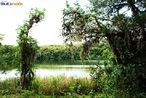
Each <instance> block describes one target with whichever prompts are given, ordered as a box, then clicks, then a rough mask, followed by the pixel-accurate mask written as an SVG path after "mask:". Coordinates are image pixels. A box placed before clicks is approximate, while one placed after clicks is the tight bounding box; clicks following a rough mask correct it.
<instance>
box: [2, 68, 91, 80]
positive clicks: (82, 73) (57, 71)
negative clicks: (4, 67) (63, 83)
mask: <svg viewBox="0 0 146 98" xmlns="http://www.w3.org/2000/svg"><path fill="white" fill-rule="evenodd" d="M43 66H47V65H43ZM34 72H35V74H36V76H37V77H41V78H44V77H51V76H53V77H54V76H59V75H65V76H66V77H76V78H81V77H87V78H90V72H89V66H88V65H62V66H50V67H47V68H39V69H35V70H34ZM15 77H20V72H19V71H17V70H11V71H7V72H6V73H1V74H0V80H1V81H3V80H5V79H8V78H15Z"/></svg>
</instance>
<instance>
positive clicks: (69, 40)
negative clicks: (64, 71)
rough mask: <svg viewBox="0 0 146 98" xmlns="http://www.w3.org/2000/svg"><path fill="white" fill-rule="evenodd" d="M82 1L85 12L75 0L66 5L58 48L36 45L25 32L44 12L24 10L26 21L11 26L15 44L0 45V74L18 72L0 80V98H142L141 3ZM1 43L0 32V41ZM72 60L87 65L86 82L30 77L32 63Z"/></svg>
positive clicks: (144, 46)
mask: <svg viewBox="0 0 146 98" xmlns="http://www.w3.org/2000/svg"><path fill="white" fill-rule="evenodd" d="M88 1H89V2H90V4H89V5H87V6H86V9H83V8H82V7H81V6H80V4H79V2H78V1H76V2H75V3H74V5H73V6H71V5H70V4H69V1H66V7H64V9H62V21H61V23H62V26H61V27H60V28H61V36H62V37H63V40H64V45H46V46H38V44H37V40H36V39H34V38H33V36H31V35H30V32H29V31H30V29H31V28H32V27H33V26H34V25H35V24H39V23H40V22H42V21H43V20H44V16H45V9H44V10H42V11H41V10H39V9H38V8H34V9H31V10H30V12H29V15H28V16H29V19H28V20H27V21H24V24H22V25H20V26H19V27H18V28H17V34H18V36H17V44H18V45H17V46H13V45H3V44H2V43H1V44H0V69H1V71H2V72H5V71H6V70H8V69H9V70H11V69H18V70H19V71H20V77H16V78H12V79H6V80H4V81H0V92H1V93H0V96H2V97H8V98H9V97H10V98H11V97H14V98H15V97H20V98H21V97H24V98H25V97H30V98H37V97H39V98H44V97H46V98H145V97H146V71H145V70H146V67H145V65H146V53H145V51H146V1H144V0H102V1H99V0H88ZM129 13H130V14H129ZM3 39H4V37H3V35H2V34H0V41H1V40H3ZM75 42H82V44H75ZM78 60H79V61H80V64H79V65H80V66H81V65H84V64H85V63H86V62H85V61H87V62H88V63H87V64H85V65H89V68H87V69H88V72H89V73H90V78H87V77H86V78H75V77H66V76H65V75H60V76H58V77H46V78H41V77H36V76H35V72H34V68H36V65H38V64H40V65H42V64H48V63H50V62H55V63H56V62H57V61H65V62H68V61H73V62H71V64H73V65H76V64H77V63H75V61H78ZM91 60H95V61H96V62H94V63H92V62H90V61H91ZM101 61H103V62H101ZM53 64H54V63H52V64H51V65H53ZM61 65H62V64H61ZM61 65H59V66H61ZM69 65H70V64H69ZM92 65H94V67H93V66H92ZM48 66H49V65H48ZM95 66H96V67H95ZM84 68H85V67H82V68H81V69H84ZM54 74H55V73H54Z"/></svg>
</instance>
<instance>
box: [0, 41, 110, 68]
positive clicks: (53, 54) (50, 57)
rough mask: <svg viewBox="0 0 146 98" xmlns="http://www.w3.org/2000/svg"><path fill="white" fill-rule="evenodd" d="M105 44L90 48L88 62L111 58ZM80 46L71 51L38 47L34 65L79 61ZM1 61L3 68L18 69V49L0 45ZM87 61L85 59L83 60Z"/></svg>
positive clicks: (53, 46)
mask: <svg viewBox="0 0 146 98" xmlns="http://www.w3.org/2000/svg"><path fill="white" fill-rule="evenodd" d="M105 44H107V43H102V44H100V45H99V47H92V49H91V51H90V60H107V59H109V57H111V58H112V53H111V51H110V48H109V46H108V44H107V45H106V46H105ZM81 50H82V45H81V44H78V45H74V47H73V51H74V52H72V51H71V49H70V48H69V47H68V46H67V45H46V46H39V49H38V50H37V53H36V57H35V63H36V64H42V63H49V62H55V61H69V60H81V58H80V52H81ZM0 54H1V58H2V59H1V60H2V61H3V67H5V69H7V68H18V67H19V59H20V58H19V49H18V46H14V45H1V48H0ZM85 59H87V58H85Z"/></svg>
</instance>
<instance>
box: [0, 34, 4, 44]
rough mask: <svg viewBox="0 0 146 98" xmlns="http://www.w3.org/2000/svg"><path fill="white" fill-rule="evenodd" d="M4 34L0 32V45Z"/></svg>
mask: <svg viewBox="0 0 146 98" xmlns="http://www.w3.org/2000/svg"><path fill="white" fill-rule="evenodd" d="M3 36H4V35H3V34H1V33H0V45H1V41H2V40H3Z"/></svg>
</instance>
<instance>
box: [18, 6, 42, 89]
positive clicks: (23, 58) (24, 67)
mask: <svg viewBox="0 0 146 98" xmlns="http://www.w3.org/2000/svg"><path fill="white" fill-rule="evenodd" d="M44 11H45V10H43V11H40V10H39V9H37V8H36V9H31V10H30V12H29V20H28V21H24V24H23V25H22V26H19V27H18V29H17V31H18V40H17V42H18V46H19V48H20V67H21V80H20V82H21V84H20V85H21V89H22V90H23V89H29V87H30V86H31V81H32V80H33V77H34V72H33V71H32V67H33V65H34V60H35V55H36V52H37V49H38V45H37V41H36V40H35V39H34V38H32V37H31V36H30V34H29V32H30V29H31V28H32V27H33V26H34V25H35V24H37V23H39V22H41V21H42V20H43V19H44V15H45V14H44Z"/></svg>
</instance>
